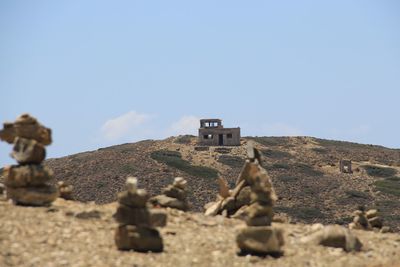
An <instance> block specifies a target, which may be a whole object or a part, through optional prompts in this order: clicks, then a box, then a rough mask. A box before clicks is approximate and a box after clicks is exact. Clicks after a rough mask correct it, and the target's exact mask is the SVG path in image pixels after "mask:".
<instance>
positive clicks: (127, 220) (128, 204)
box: [114, 177, 167, 252]
mask: <svg viewBox="0 0 400 267" xmlns="http://www.w3.org/2000/svg"><path fill="white" fill-rule="evenodd" d="M126 189H127V190H126V191H124V192H122V193H120V194H119V195H118V203H119V205H118V208H117V212H116V213H115V214H114V218H115V220H116V221H117V222H118V224H119V226H118V228H117V230H116V232H115V244H116V245H117V247H118V249H120V250H135V251H139V252H148V251H152V252H161V251H162V250H163V240H162V238H161V236H160V233H159V232H158V230H157V229H156V228H155V227H156V226H165V225H166V220H167V215H166V213H165V212H163V211H161V210H150V209H149V208H148V207H147V201H148V199H149V195H148V194H147V192H146V191H145V190H144V189H137V179H136V178H135V177H128V179H127V181H126Z"/></svg>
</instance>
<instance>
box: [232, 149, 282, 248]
mask: <svg viewBox="0 0 400 267" xmlns="http://www.w3.org/2000/svg"><path fill="white" fill-rule="evenodd" d="M260 162H261V157H260V153H259V152H258V150H256V149H255V148H253V147H249V148H248V159H247V160H246V163H245V166H244V169H248V170H249V171H248V172H247V175H245V176H243V179H244V180H246V183H247V184H249V185H250V189H251V195H250V196H251V204H250V205H249V206H247V207H246V208H244V210H243V214H244V218H245V221H246V224H247V227H245V228H243V229H242V230H241V231H240V232H239V234H238V235H237V237H236V242H237V245H238V247H239V248H240V251H241V253H242V254H259V255H266V254H271V255H280V254H281V253H282V250H281V247H282V246H283V244H284V240H283V234H282V230H281V229H277V228H274V227H272V226H271V223H272V218H273V206H274V204H275V201H276V199H277V197H276V194H275V191H274V189H273V187H272V182H271V179H270V177H269V176H268V173H267V171H266V170H265V169H264V168H263V167H261V165H260Z"/></svg>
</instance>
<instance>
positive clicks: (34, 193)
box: [6, 185, 58, 206]
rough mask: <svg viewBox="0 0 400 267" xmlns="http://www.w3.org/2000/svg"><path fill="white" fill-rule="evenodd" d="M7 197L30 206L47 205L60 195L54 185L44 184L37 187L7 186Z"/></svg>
mask: <svg viewBox="0 0 400 267" xmlns="http://www.w3.org/2000/svg"><path fill="white" fill-rule="evenodd" d="M6 192H7V198H9V199H12V200H13V201H14V202H15V203H16V204H20V205H28V206H46V205H49V204H50V203H51V202H53V201H54V200H55V199H56V198H57V197H58V191H57V189H56V188H55V187H54V186H50V185H42V186H35V187H17V188H14V187H7V191H6Z"/></svg>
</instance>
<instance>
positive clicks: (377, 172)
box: [361, 165, 397, 177]
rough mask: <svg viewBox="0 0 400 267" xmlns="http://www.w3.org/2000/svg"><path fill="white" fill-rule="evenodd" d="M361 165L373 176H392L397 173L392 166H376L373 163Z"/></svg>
mask: <svg viewBox="0 0 400 267" xmlns="http://www.w3.org/2000/svg"><path fill="white" fill-rule="evenodd" d="M361 167H363V168H364V169H365V171H366V172H367V174H368V175H369V176H373V177H392V176H395V175H396V174H397V171H396V169H393V168H387V167H378V166H373V165H364V166H361Z"/></svg>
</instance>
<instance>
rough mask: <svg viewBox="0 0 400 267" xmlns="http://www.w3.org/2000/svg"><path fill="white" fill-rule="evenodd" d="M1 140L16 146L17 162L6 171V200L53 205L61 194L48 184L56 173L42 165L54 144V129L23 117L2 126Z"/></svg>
mask: <svg viewBox="0 0 400 267" xmlns="http://www.w3.org/2000/svg"><path fill="white" fill-rule="evenodd" d="M0 139H1V140H3V141H5V142H7V143H9V144H13V145H14V147H13V151H12V153H11V157H13V158H14V159H15V160H16V161H17V162H18V165H12V166H7V167H5V168H4V177H5V178H4V180H5V187H6V194H7V198H9V199H12V200H13V202H14V203H16V204H21V205H29V206H46V205H49V204H51V203H52V202H53V201H54V200H55V199H56V198H57V197H58V191H57V188H56V187H55V186H54V185H51V184H49V183H50V182H51V181H52V180H53V172H52V171H51V170H50V169H49V168H48V167H45V166H43V165H41V163H42V162H43V160H44V159H45V156H46V150H45V146H47V145H50V144H51V142H52V140H51V130H50V129H48V128H46V127H44V126H42V125H41V124H40V123H39V122H38V121H37V120H36V119H35V118H34V117H31V116H30V115H29V114H23V115H21V116H20V117H18V118H17V120H16V121H15V122H14V123H9V122H6V123H4V124H3V129H2V130H0Z"/></svg>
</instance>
